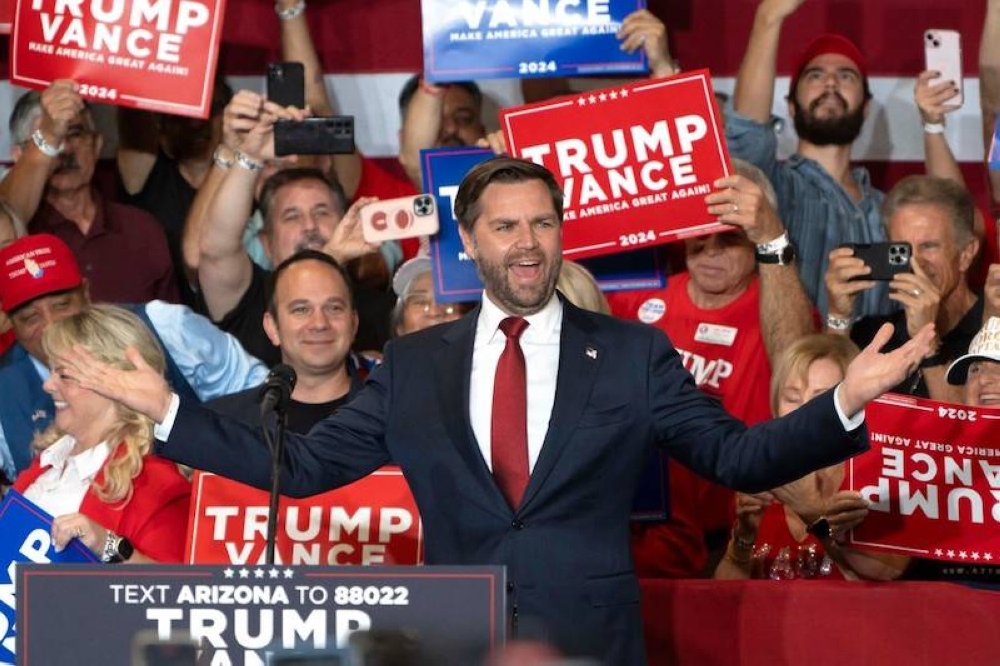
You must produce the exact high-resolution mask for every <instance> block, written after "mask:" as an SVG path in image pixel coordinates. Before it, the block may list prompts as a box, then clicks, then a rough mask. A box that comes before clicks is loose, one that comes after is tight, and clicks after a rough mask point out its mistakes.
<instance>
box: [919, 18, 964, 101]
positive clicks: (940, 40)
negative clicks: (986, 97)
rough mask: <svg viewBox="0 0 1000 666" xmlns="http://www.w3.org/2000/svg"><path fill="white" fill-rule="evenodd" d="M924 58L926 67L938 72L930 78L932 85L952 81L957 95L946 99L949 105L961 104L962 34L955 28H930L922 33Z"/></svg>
mask: <svg viewBox="0 0 1000 666" xmlns="http://www.w3.org/2000/svg"><path fill="white" fill-rule="evenodd" d="M924 59H925V62H926V65H927V69H929V70H933V71H935V72H940V73H941V76H939V77H935V78H933V79H931V81H930V83H931V84H932V85H934V84H938V83H942V82H944V81H954V82H955V85H956V86H957V87H958V95H957V96H956V97H953V98H952V99H950V100H948V105H947V106H949V107H952V108H956V109H957V108H958V107H960V106H962V103H963V101H964V100H963V94H962V36H961V35H960V34H959V33H958V31H956V30H938V29H932V30H928V31H926V32H925V33H924Z"/></svg>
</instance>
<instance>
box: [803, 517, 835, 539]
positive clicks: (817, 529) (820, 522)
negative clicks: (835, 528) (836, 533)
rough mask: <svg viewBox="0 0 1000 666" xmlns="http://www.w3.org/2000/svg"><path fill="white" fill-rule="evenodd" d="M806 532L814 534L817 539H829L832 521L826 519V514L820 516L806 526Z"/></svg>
mask: <svg viewBox="0 0 1000 666" xmlns="http://www.w3.org/2000/svg"><path fill="white" fill-rule="evenodd" d="M806 532H808V533H809V534H812V535H813V536H814V537H816V538H817V539H829V538H830V534H831V532H830V521H829V520H827V519H826V516H820V517H819V518H817V519H816V521H815V522H814V523H813V524H812V525H810V526H809V527H807V528H806Z"/></svg>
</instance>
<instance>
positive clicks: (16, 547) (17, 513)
mask: <svg viewBox="0 0 1000 666" xmlns="http://www.w3.org/2000/svg"><path fill="white" fill-rule="evenodd" d="M97 561H98V558H97V556H96V555H94V553H92V552H91V550H90V549H89V548H87V547H86V546H84V545H83V544H82V543H80V542H79V541H77V540H76V539H73V540H72V541H70V542H69V544H68V545H67V546H66V548H64V549H63V550H62V551H60V552H58V553H57V552H56V551H55V548H54V546H53V545H52V516H50V515H49V514H47V513H45V512H44V511H42V510H41V509H40V508H38V507H37V506H35V505H34V504H33V503H31V502H29V501H28V500H27V499H25V498H24V496H23V495H21V494H20V493H18V492H17V491H15V490H8V491H7V494H6V495H5V496H4V498H3V503H0V566H2V567H3V571H4V574H3V580H0V664H13V663H14V650H15V643H16V638H15V635H16V631H15V617H16V610H15V609H16V606H17V604H16V603H15V587H14V585H15V575H16V570H17V568H18V567H17V564H18V563H20V562H36V563H38V564H48V563H50V562H66V563H76V564H79V563H86V562H97Z"/></svg>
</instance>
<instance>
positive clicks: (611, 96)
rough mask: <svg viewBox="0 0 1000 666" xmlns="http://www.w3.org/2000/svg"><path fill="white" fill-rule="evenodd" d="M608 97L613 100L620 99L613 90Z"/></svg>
mask: <svg viewBox="0 0 1000 666" xmlns="http://www.w3.org/2000/svg"><path fill="white" fill-rule="evenodd" d="M608 97H610V98H611V99H618V93H617V92H616V91H614V90H612V91H611V92H610V93H608Z"/></svg>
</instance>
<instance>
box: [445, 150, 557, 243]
mask: <svg viewBox="0 0 1000 666" xmlns="http://www.w3.org/2000/svg"><path fill="white" fill-rule="evenodd" d="M530 180H540V181H542V183H544V184H545V186H546V187H547V188H548V190H549V194H550V195H551V196H552V206H553V207H554V208H555V210H556V216H557V217H558V218H559V222H560V223H562V219H563V191H562V188H560V187H559V183H557V182H556V179H555V176H553V175H552V172H551V171H549V170H548V169H546V168H545V167H543V166H541V165H539V164H535V163H534V162H528V161H526V160H521V159H517V158H514V157H506V156H503V155H501V156H499V157H494V158H491V159H488V160H486V161H485V162H480V163H479V164H477V165H476V166H475V167H473V168H472V170H471V171H469V173H467V174H465V178H463V179H462V184H461V185H459V186H458V194H457V195H456V196H455V217H456V218H457V219H458V223H459V224H460V225H461V226H462V228H463V229H465V230H466V231H472V225H473V224H474V223H475V222H476V219H477V218H478V217H479V215H480V213H481V212H482V211H481V210H480V207H479V198H480V197H482V196H483V192H484V191H486V188H487V186H489V185H490V184H492V183H523V182H525V181H530Z"/></svg>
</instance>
